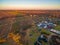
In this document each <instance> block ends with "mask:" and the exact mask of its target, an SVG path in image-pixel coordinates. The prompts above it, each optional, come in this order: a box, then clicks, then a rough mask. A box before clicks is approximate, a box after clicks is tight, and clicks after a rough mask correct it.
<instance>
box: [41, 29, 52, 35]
mask: <svg viewBox="0 0 60 45" xmlns="http://www.w3.org/2000/svg"><path fill="white" fill-rule="evenodd" d="M41 33H42V34H46V35H50V34H51V32H50V31H48V30H46V29H42V30H41Z"/></svg>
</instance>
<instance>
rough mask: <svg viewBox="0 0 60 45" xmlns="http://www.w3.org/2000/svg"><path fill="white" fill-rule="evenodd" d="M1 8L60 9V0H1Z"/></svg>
mask: <svg viewBox="0 0 60 45" xmlns="http://www.w3.org/2000/svg"><path fill="white" fill-rule="evenodd" d="M0 10H60V0H0Z"/></svg>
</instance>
